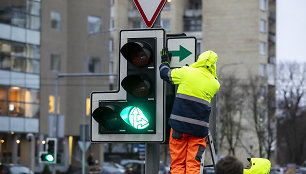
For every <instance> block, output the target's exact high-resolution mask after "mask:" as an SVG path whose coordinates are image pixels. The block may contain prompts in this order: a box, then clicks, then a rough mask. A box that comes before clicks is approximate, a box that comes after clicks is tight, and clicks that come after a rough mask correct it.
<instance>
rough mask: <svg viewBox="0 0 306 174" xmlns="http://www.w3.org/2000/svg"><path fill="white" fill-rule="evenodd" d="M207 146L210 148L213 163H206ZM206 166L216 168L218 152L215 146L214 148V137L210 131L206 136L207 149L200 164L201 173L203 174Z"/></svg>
mask: <svg viewBox="0 0 306 174" xmlns="http://www.w3.org/2000/svg"><path fill="white" fill-rule="evenodd" d="M207 148H209V149H210V154H211V164H207V165H204V161H205V152H206V150H207ZM205 167H214V169H215V168H216V153H215V148H214V142H213V139H212V136H211V134H210V132H209V133H208V135H207V138H206V148H205V151H204V153H203V155H202V160H201V165H200V174H203V170H204V168H205Z"/></svg>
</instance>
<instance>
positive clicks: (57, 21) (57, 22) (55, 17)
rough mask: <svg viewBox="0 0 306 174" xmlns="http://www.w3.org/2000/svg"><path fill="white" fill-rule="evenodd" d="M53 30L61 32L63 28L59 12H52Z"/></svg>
mask: <svg viewBox="0 0 306 174" xmlns="http://www.w3.org/2000/svg"><path fill="white" fill-rule="evenodd" d="M50 16H51V28H53V29H56V30H60V29H61V28H62V16H61V14H60V13H59V12H57V11H51V13H50Z"/></svg>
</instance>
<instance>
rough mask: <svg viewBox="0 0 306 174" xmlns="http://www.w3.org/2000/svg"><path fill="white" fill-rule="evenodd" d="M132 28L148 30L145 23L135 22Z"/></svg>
mask: <svg viewBox="0 0 306 174" xmlns="http://www.w3.org/2000/svg"><path fill="white" fill-rule="evenodd" d="M132 28H146V25H145V23H144V22H143V21H133V22H132Z"/></svg>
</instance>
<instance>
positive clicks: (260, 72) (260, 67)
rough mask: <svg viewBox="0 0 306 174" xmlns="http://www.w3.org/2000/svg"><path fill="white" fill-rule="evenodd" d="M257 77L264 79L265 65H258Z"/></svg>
mask: <svg viewBox="0 0 306 174" xmlns="http://www.w3.org/2000/svg"><path fill="white" fill-rule="evenodd" d="M259 76H261V77H265V76H266V65H265V64H262V63H261V64H259Z"/></svg>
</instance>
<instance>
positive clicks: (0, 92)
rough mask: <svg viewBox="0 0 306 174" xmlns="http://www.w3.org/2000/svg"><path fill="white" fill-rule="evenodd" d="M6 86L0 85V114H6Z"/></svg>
mask: <svg viewBox="0 0 306 174" xmlns="http://www.w3.org/2000/svg"><path fill="white" fill-rule="evenodd" d="M7 100H8V88H7V87H4V86H3V87H2V86H0V115H8V105H7Z"/></svg>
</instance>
